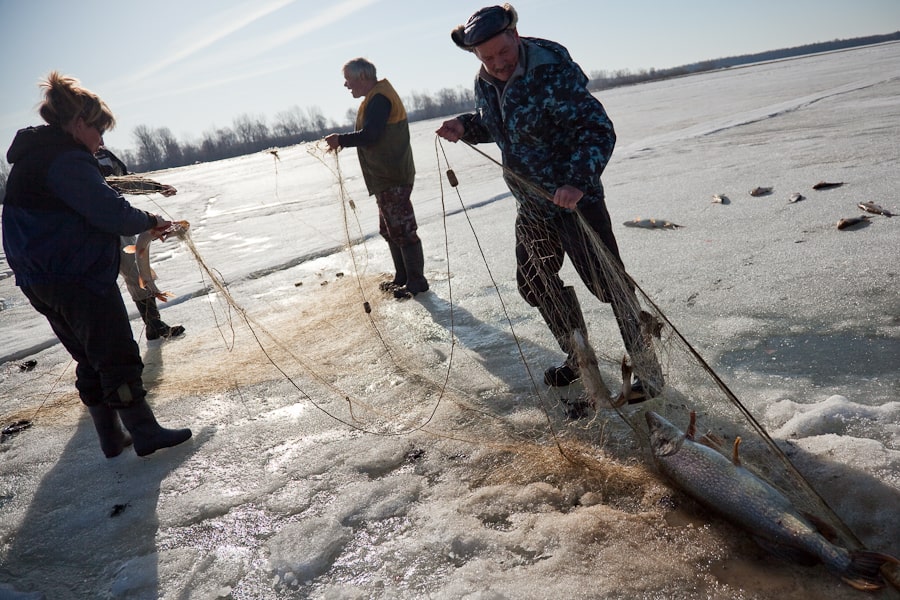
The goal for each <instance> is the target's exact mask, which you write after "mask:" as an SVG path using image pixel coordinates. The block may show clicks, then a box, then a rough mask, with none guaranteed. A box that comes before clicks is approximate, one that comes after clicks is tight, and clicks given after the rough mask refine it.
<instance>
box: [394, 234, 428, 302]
mask: <svg viewBox="0 0 900 600" xmlns="http://www.w3.org/2000/svg"><path fill="white" fill-rule="evenodd" d="M400 251H401V252H402V254H403V264H404V265H405V266H406V285H405V286H403V287H399V288H397V289H395V290H394V297H395V298H398V299H403V298H412V297H413V296H415V295H416V294H421V293H422V292H427V291H428V280H427V279H425V274H424V271H425V255H424V254H423V252H422V242H421V241H420V242H417V243H415V244H413V245H412V246H404V247H402V248H400Z"/></svg>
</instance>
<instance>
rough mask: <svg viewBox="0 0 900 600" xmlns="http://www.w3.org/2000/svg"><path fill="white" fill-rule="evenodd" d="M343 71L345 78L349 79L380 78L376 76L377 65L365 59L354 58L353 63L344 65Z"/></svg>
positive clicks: (374, 79) (348, 62) (371, 79)
mask: <svg viewBox="0 0 900 600" xmlns="http://www.w3.org/2000/svg"><path fill="white" fill-rule="evenodd" d="M342 70H343V72H344V77H346V78H347V79H367V80H369V81H377V80H378V77H377V76H376V74H375V65H373V64H372V63H370V62H369V61H367V60H366V59H364V58H354V59H353V60H351V61H347V64H345V65H344V68H343V69H342Z"/></svg>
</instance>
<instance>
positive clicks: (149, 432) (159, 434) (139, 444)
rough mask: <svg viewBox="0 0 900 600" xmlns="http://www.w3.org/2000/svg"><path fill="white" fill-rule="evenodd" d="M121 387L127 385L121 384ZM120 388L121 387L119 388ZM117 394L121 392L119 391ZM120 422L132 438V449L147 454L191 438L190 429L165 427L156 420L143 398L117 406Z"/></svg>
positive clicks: (139, 453) (143, 454) (141, 454)
mask: <svg viewBox="0 0 900 600" xmlns="http://www.w3.org/2000/svg"><path fill="white" fill-rule="evenodd" d="M122 387H126V388H127V387H128V386H127V384H123V386H122ZM120 389H121V388H120ZM119 396H120V397H121V396H122V394H121V392H120V394H119ZM116 410H117V411H118V413H119V417H121V418H122V423H123V424H124V425H125V427H126V428H127V429H128V431H130V432H131V437H132V438H133V439H134V451H135V453H136V454H137V455H138V456H147V455H148V454H153V453H154V452H156V451H157V450H161V449H163V448H171V447H172V446H177V445H178V444H180V443H182V442H186V441H187V440H189V439H191V435H192V433H191V430H190V429H166V428H164V427H162V426H161V425H160V424H159V423H157V422H156V417H155V416H153V411H152V410H151V409H150V405H149V404H147V401H146V400H144V399H141V400H136V401H134V402H132V403H131V404H130V405H129V406H128V407H127V408H117V409H116Z"/></svg>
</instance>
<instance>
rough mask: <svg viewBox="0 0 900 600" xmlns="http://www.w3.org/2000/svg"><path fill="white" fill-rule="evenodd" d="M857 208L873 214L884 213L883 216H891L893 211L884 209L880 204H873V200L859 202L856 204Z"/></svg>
mask: <svg viewBox="0 0 900 600" xmlns="http://www.w3.org/2000/svg"><path fill="white" fill-rule="evenodd" d="M857 206H858V207H859V208H861V209H862V210H864V211H866V212H869V213H872V214H873V215H884V216H885V217H893V216H894V213H892V212H891V211H889V210H885V209H884V208H882V207H881V206H880V205H878V204H875V203H874V202H860V203H859V204H857Z"/></svg>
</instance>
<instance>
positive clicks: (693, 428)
mask: <svg viewBox="0 0 900 600" xmlns="http://www.w3.org/2000/svg"><path fill="white" fill-rule="evenodd" d="M695 435H697V413H696V412H694V411H691V422H690V423H688V428H687V431H685V432H684V437H686V438H687V439H689V440H693V439H694V436H695Z"/></svg>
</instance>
